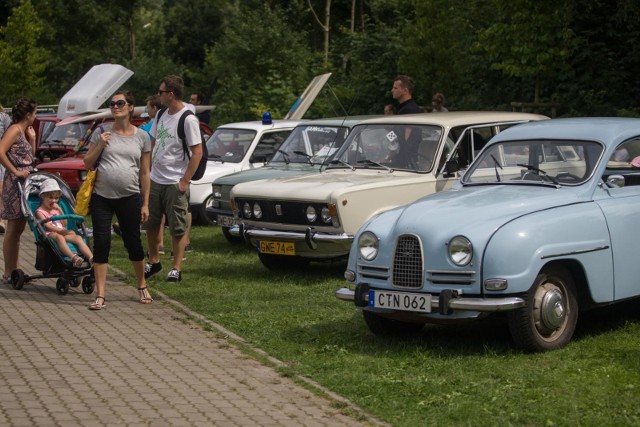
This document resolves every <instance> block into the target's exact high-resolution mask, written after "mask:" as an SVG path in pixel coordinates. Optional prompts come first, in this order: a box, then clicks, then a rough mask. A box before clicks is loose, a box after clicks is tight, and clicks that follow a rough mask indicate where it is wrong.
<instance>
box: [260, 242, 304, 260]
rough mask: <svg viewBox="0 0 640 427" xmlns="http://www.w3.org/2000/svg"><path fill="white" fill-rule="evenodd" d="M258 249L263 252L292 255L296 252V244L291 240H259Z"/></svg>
mask: <svg viewBox="0 0 640 427" xmlns="http://www.w3.org/2000/svg"><path fill="white" fill-rule="evenodd" d="M258 250H259V251H260V253H262V254H273V255H291V256H293V255H295V254H296V246H295V245H294V244H293V243H290V242H271V241H268V240H260V241H259V242H258Z"/></svg>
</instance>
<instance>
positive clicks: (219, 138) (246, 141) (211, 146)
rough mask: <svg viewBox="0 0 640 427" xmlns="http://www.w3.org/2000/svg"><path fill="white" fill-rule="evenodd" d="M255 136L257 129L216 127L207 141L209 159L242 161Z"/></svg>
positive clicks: (232, 161)
mask: <svg viewBox="0 0 640 427" xmlns="http://www.w3.org/2000/svg"><path fill="white" fill-rule="evenodd" d="M255 137H256V131H255V130H250V129H216V131H215V132H213V135H211V138H209V140H208V141H207V151H208V152H209V159H210V160H220V161H223V162H230V163H240V162H241V161H242V159H243V158H244V155H245V154H246V153H247V150H248V149H249V147H250V146H251V143H252V142H253V140H254V138H255Z"/></svg>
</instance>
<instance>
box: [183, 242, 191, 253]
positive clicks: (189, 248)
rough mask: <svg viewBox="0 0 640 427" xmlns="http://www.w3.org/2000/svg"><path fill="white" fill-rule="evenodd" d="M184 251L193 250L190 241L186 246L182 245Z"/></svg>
mask: <svg viewBox="0 0 640 427" xmlns="http://www.w3.org/2000/svg"><path fill="white" fill-rule="evenodd" d="M184 251H185V252H193V246H191V243H187V246H185V247H184Z"/></svg>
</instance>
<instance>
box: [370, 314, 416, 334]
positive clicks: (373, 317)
mask: <svg viewBox="0 0 640 427" xmlns="http://www.w3.org/2000/svg"><path fill="white" fill-rule="evenodd" d="M362 315H363V316H364V321H365V323H366V324H367V327H368V328H369V330H370V331H371V332H373V333H374V334H375V335H378V336H381V337H390V336H402V335H412V334H417V333H418V332H420V331H421V330H422V328H423V327H424V324H423V323H413V322H402V321H400V320H394V319H389V318H387V317H382V316H380V315H379V314H376V313H373V312H371V311H367V310H364V311H363V312H362Z"/></svg>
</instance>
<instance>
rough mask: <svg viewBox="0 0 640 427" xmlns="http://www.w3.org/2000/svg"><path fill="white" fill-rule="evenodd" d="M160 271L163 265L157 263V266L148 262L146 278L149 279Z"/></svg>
mask: <svg viewBox="0 0 640 427" xmlns="http://www.w3.org/2000/svg"><path fill="white" fill-rule="evenodd" d="M160 270H162V264H161V263H160V262H156V263H155V264H152V263H150V262H148V263H146V264H145V265H144V278H145V279H148V278H149V277H151V276H153V275H154V274H156V273H157V272H159V271H160Z"/></svg>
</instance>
